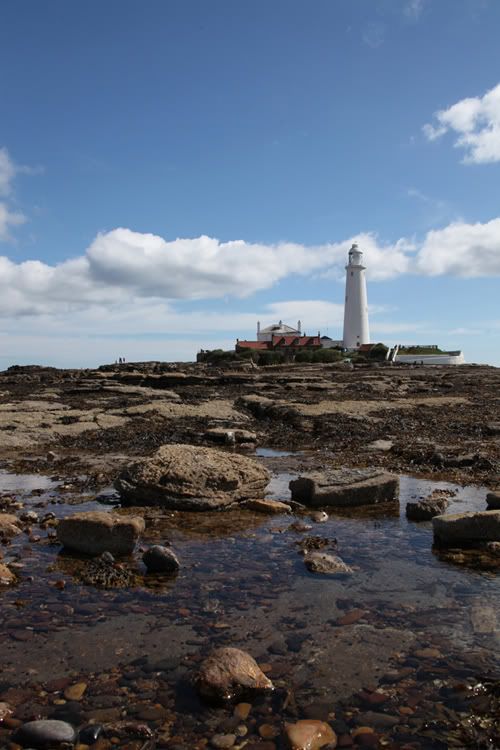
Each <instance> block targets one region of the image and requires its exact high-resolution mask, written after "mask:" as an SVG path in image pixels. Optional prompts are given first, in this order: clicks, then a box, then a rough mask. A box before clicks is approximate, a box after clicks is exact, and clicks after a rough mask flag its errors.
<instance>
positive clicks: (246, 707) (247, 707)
mask: <svg viewBox="0 0 500 750" xmlns="http://www.w3.org/2000/svg"><path fill="white" fill-rule="evenodd" d="M251 710H252V704H251V703H238V705H237V706H235V708H234V715H235V716H237V717H238V719H242V720H243V721H245V720H246V719H248V715H249V713H250V711H251Z"/></svg>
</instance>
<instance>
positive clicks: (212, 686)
mask: <svg viewBox="0 0 500 750" xmlns="http://www.w3.org/2000/svg"><path fill="white" fill-rule="evenodd" d="M195 685H196V687H197V690H198V692H199V693H200V695H201V696H202V697H203V698H205V699H207V700H211V701H214V700H215V701H221V700H232V699H233V698H237V697H238V696H241V695H244V694H245V693H249V692H255V691H261V690H273V688H274V686H273V683H272V682H271V680H269V679H268V678H267V677H266V675H265V674H264V672H262V670H261V669H260V667H259V666H258V664H257V662H256V661H255V659H253V657H252V656H250V654H247V653H246V652H245V651H241V650H240V649H238V648H231V647H223V648H218V649H216V650H215V651H213V652H212V654H211V655H210V656H208V657H207V658H206V659H205V660H204V661H203V662H202V664H201V667H200V670H199V672H198V674H197V675H196V677H195Z"/></svg>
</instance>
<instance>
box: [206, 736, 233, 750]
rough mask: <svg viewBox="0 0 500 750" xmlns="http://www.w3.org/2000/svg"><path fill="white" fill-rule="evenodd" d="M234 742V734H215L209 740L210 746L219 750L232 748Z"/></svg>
mask: <svg viewBox="0 0 500 750" xmlns="http://www.w3.org/2000/svg"><path fill="white" fill-rule="evenodd" d="M235 742H236V735H235V734H216V735H214V736H213V737H212V739H211V740H210V744H211V745H212V747H216V748H220V750H223V749H224V748H227V747H233V745H234V743H235Z"/></svg>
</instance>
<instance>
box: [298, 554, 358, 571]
mask: <svg viewBox="0 0 500 750" xmlns="http://www.w3.org/2000/svg"><path fill="white" fill-rule="evenodd" d="M304 563H305V565H306V568H307V569H308V570H309V571H311V573H327V574H329V575H338V574H344V575H346V574H351V573H352V572H353V570H352V568H350V567H349V565H346V563H345V562H344V561H343V560H341V558H340V557H338V556H337V555H331V554H329V553H328V552H317V551H311V552H307V553H306V555H304Z"/></svg>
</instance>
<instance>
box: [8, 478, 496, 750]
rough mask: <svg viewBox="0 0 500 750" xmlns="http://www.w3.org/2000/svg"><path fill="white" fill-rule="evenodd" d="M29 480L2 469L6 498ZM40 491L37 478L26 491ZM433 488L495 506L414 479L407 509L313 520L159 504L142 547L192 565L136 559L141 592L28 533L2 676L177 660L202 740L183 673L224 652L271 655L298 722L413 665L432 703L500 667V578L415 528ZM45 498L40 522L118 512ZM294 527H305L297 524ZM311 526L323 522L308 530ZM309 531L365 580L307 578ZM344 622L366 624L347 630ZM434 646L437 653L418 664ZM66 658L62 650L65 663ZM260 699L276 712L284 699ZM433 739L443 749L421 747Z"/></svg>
mask: <svg viewBox="0 0 500 750" xmlns="http://www.w3.org/2000/svg"><path fill="white" fill-rule="evenodd" d="M293 476H294V475H293V474H286V473H283V474H279V475H276V476H274V477H273V479H272V481H271V484H270V487H269V492H268V494H269V496H271V497H276V498H279V499H285V500H286V499H287V498H288V497H289V491H288V482H289V481H290V479H292V478H293ZM40 479H41V478H40V477H39V476H37V480H38V482H39V481H40ZM49 481H50V480H49ZM16 482H19V480H17V479H13V478H12V477H11V476H9V475H8V474H6V473H4V472H2V473H1V474H0V490H6V489H7V488H8V489H9V491H11V490H12V489H13V488H14V487H16V484H15V483H16ZM34 484H36V483H35V480H34V479H33V478H29V479H27V480H26V484H25V486H24V487H22V488H19V489H24V490H25V491H27V490H29V488H30V487H31V486H32V485H34ZM46 486H47V487H48V486H50V485H49V484H47V485H46ZM17 487H19V485H17ZM36 487H37V488H40V483H38V484H36ZM33 488H35V487H33ZM435 489H446V490H451V491H453V492H454V493H455V495H454V497H452V498H451V501H450V505H449V508H448V511H447V512H459V511H466V510H483V509H484V508H485V496H486V489H485V488H482V487H459V486H456V485H452V484H448V483H445V482H429V481H426V480H422V479H416V478H413V477H401V487H400V503H399V504H398V503H392V504H387V505H384V506H374V507H371V508H366V507H365V508H359V509H355V510H344V509H343V510H342V511H339V510H336V511H332V512H330V513H329V519H328V521H327V522H326V523H322V524H314V523H312V522H311V521H310V519H309V518H308V516H307V514H305V515H301V516H291V515H290V516H278V517H269V516H265V515H259V514H255V513H251V512H245V511H230V512H225V513H220V512H219V513H201V514H194V513H178V512H169V511H166V510H161V509H148V510H147V511H146V521H147V531H146V534H145V538H144V542H145V543H146V544H147V543H162V542H165V541H169V542H170V543H171V544H172V546H173V548H174V549H175V551H176V552H177V554H178V556H179V558H180V559H181V562H182V567H181V570H180V572H179V574H178V575H177V576H174V577H168V578H165V577H161V576H145V575H144V573H145V571H144V568H143V566H142V563H141V561H140V550H138V552H137V556H136V558H135V559H134V560H129V561H127V566H128V567H129V568H130V569H131V570H132V571H134V572H135V573H136V574H137V576H138V578H137V585H136V586H134V587H132V588H129V589H124V590H119V589H110V590H102V589H97V588H94V587H93V586H90V585H83V584H81V583H79V581H78V579H77V577H75V576H77V575H78V572H79V570H80V569H81V566H82V562H81V561H80V560H78V559H75V558H74V557H72V556H70V555H66V554H61V553H60V549H59V546H58V545H57V544H54V543H51V542H50V541H49V540H48V539H47V538H46V532H44V531H39V530H38V529H36V533H37V534H39V535H40V537H41V539H40V541H39V542H36V543H32V544H30V545H27V543H26V541H27V540H26V536H25V535H22V536H21V537H17V538H16V539H15V540H14V542H13V544H12V545H10V546H9V547H6V548H5V549H4V558H5V561H7V562H9V561H13V562H17V563H19V564H20V565H22V566H23V567H22V568H21V569H20V577H21V580H20V584H19V585H18V586H17V587H16V588H15V589H13V590H11V591H4V592H2V594H1V596H2V609H1V612H0V623H1V639H2V641H1V642H2V643H3V653H4V671H3V679H4V680H6V681H7V683H8V684H12V685H14V684H22V683H23V682H25V681H27V680H35V681H36V680H38V681H39V682H40V683H43V682H44V681H46V680H47V679H52V678H54V677H58V676H60V675H61V674H65V673H66V672H67V671H68V670H71V671H72V672H73V673H74V674H81V675H84V676H85V675H86V674H88V673H94V674H96V675H97V674H103V673H105V672H107V671H109V670H111V671H112V670H113V669H114V668H115V667H116V666H117V665H119V664H121V665H127V664H130V662H132V661H134V660H137V659H139V660H140V659H143V661H144V662H145V663H147V664H151V663H153V664H154V663H155V660H159V659H161V658H163V659H164V658H165V657H166V656H168V657H169V658H170V659H171V660H172V663H173V665H174V666H173V667H172V670H171V671H170V672H166V673H165V674H164V676H163V678H162V679H163V681H164V685H163V688H164V689H167V690H170V691H171V694H172V701H174V703H175V704H176V705H177V704H178V703H179V700H180V701H181V704H182V700H181V698H182V696H185V700H186V703H185V706H184V708H182V706H181V708H180V709H179V708H178V711H177V713H176V716H177V721H178V722H179V727H178V730H177V731H178V732H181V734H182V733H186V732H187V733H188V734H189V732H191V736H192V738H194V737H197V736H199V734H200V733H201V732H202V725H203V727H205V726H206V725H205V724H203V722H205V723H206V721H207V719H206V716H204V715H202V717H201V718H200V719H199V721H200V722H202V725H200V726H197V725H196V726H194V725H193V721H192V720H188V718H187V717H189V716H191V715H194V714H196V712H197V711H198V712H199V711H200V706H198V705H197V704H196V702H193V699H192V696H190V694H189V690H187V692H186V689H185V688H182V686H181V687H179V680H181V683H182V679H183V675H185V673H188V672H189V664H190V663H191V660H193V659H194V661H196V659H197V655H198V654H200V653H204V652H206V651H207V650H208V649H210V648H212V647H213V646H214V645H222V644H224V645H235V646H238V647H242V648H244V649H245V650H247V651H249V652H250V653H252V654H253V655H254V656H255V657H256V658H257V659H258V661H259V662H260V663H262V662H265V663H266V664H267V665H268V666H269V676H270V677H271V678H272V679H273V680H274V681H275V683H276V685H277V686H278V687H279V688H280V689H282V690H285V689H286V690H290V686H293V695H294V703H293V706H295V708H293V706H289V707H288V708H287V709H286V711H288V712H290V711H292V714H291V715H292V716H293V715H294V714H293V711H296V715H297V716H299V717H300V716H302V715H303V711H305V710H306V709H307V707H308V706H311V705H316V704H318V703H320V704H324V703H328V705H330V706H331V707H337V706H338V705H340V704H339V701H340V702H341V701H346V700H350V699H351V697H352V695H353V694H354V693H356V692H359V691H360V690H361V689H362V688H363V687H366V686H367V685H374V686H376V685H378V684H379V683H380V681H381V680H382V682H383V679H384V675H387V674H390V673H392V672H393V671H394V670H398V669H401V667H402V665H403V666H406V667H407V668H413V670H414V678H415V679H414V681H413V682H414V684H413V686H412V689H413V690H414V691H415V689H416V688H415V684H416V685H417V687H418V689H419V690H420V691H421V692H422V693H423V694H424V693H425V694H426V692H425V691H431V690H432V689H434V690H435V689H437V688H436V684H435V683H436V681H437V682H438V683H439V681H440V680H441V681H443V680H445V679H451V678H453V679H454V680H455V682H456V681H457V680H463V679H467V678H469V677H471V676H472V675H475V674H477V675H481V676H484V675H494V674H497V670H498V666H499V661H498V650H499V647H500V615H499V614H498V613H500V577H499V575H498V573H497V572H495V571H494V570H489V569H484V566H483V567H481V566H479V567H477V566H476V567H473V566H467V565H456V564H453V563H451V562H450V561H449V560H448V561H447V560H446V559H444V558H443V556H442V555H441V554H438V553H437V552H435V551H433V549H432V525H431V523H420V524H416V523H412V522H408V521H407V520H406V517H405V515H404V508H405V505H406V502H407V501H409V500H412V499H414V498H418V497H421V496H426V495H428V494H430V492H432V491H433V490H435ZM21 497H22V493H21ZM47 503H48V504H47V506H46V508H43V509H40V514H41V515H43V513H44V512H46V511H48V510H50V511H53V512H54V513H55V514H56V515H57V516H63V515H66V514H68V513H72V512H74V511H75V510H90V509H98V510H104V509H105V507H103V505H102V504H101V503H98V502H96V501H94V500H88V499H87V498H85V502H84V503H83V504H79V505H78V506H75V505H74V504H72V503H71V498H67V497H66V496H56V497H53V498H49V499H48V500H47ZM109 512H114V511H113V510H112V509H109ZM127 512H130V511H129V510H128V511H127ZM141 512H144V510H141ZM295 522H296V523H298V524H299V526H298V530H297V527H295V528H293V527H292V528H291V526H292V524H293V523H295ZM300 524H310V525H311V526H312V528H311V529H310V530H304V529H303V530H301V526H300ZM311 535H313V536H315V537H320V538H323V539H325V540H328V544H329V545H330V547H329V548H328V549H327V551H329V550H330V551H333V552H335V553H336V554H339V555H340V556H341V557H342V559H343V560H344V561H345V562H347V563H348V564H349V565H351V566H352V567H353V568H354V574H353V575H352V576H347V577H341V578H339V577H327V576H317V575H314V574H311V573H309V572H308V571H307V570H306V569H305V566H304V563H303V559H302V556H301V555H300V554H299V552H300V550H299V546H298V543H299V542H300V541H301V540H302V539H304V537H306V536H311ZM345 618H347V620H349V618H352V619H353V621H352V622H350V623H349V622H347V623H346V624H343V621H344V619H345ZM26 633H28V634H27V635H26ZM429 648H430V649H431V652H429V653H431V656H422V655H420V656H419V653H420V654H421V653H422V650H424V653H425V649H429ZM55 653H64V655H65V656H64V660H63V663H62V664H60V663H59V662H58V661H57V660H55V659H54V654H55ZM410 671H411V669H410ZM401 684H403V685H404V684H405V683H404V682H403V683H401ZM443 684H444V683H443ZM424 685H425V686H426V687H425V689H424V687H423V686H424ZM437 687H439V685H438V686H437ZM130 688H131V690H133V689H134V683H133V680H132V682H131V684H130ZM398 689H399V688H398ZM405 689H407V690H408V688H405ZM138 691H139V693H140V689H139V688H138ZM394 691H395V694H394V696H392V698H391V700H397V701H398V702H399V704H402V705H405V703H406V701H407V700H408V697H407V695H406V694H405V693H404V689H403V688H401V694H399V693H398V692H397V690H396V689H394ZM389 692H390V691H389ZM429 695H430V693H429ZM186 696H187V697H186ZM429 700H430V699H429ZM431 702H432V701H431ZM262 705H263V706H267V708H265V711H268V712H269V711H271V713H272V712H274V711H275V708H273V706H272V703H269V702H268V703H265V702H264V703H263V704H262ZM263 710H264V709H263ZM392 710H393V711H394V710H396V709H395V708H394V707H393V708H392ZM426 710H427V712H429V711H430V710H431V708H429V707H427V708H426ZM281 713H283V711H281ZM285 713H286V712H285ZM273 715H274V714H273ZM417 715H418V714H417ZM179 717H180V718H179ZM197 721H198V720H197ZM400 729H401V728H400ZM205 731H207V730H206V728H203V732H205ZM405 731H406V730H405ZM183 736H184V735H183ZM429 742H430V741H429ZM434 746H435V747H440V745H439V744H436V745H433V744H432V743H430V744H428V745H423V747H434Z"/></svg>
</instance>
